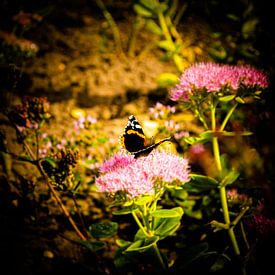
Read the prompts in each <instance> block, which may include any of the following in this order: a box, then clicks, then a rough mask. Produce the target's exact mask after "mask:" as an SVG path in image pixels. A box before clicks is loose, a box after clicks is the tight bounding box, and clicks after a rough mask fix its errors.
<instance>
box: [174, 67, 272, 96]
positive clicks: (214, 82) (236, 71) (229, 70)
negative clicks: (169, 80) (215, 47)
mask: <svg viewBox="0 0 275 275" xmlns="http://www.w3.org/2000/svg"><path fill="white" fill-rule="evenodd" d="M243 86H244V87H247V88H251V87H260V88H266V87H267V86H268V80H267V76H266V75H265V74H264V73H263V72H262V71H260V70H257V69H256V68H253V67H252V66H250V65H242V66H235V65H223V64H215V63H211V62H205V63H197V64H194V65H192V66H190V67H189V68H187V69H186V70H185V71H184V73H183V74H182V76H181V77H180V82H179V84H178V85H177V86H176V87H175V88H174V89H172V90H171V99H172V100H174V101H178V100H183V101H187V100H188V99H189V98H190V96H192V95H194V93H195V91H202V90H205V91H207V92H209V93H213V92H220V91H221V90H222V89H225V88H229V89H231V90H233V91H236V90H238V89H239V88H240V87H243Z"/></svg>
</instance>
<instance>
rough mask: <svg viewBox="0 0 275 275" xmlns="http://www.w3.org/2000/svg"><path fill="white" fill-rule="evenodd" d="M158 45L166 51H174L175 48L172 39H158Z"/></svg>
mask: <svg viewBox="0 0 275 275" xmlns="http://www.w3.org/2000/svg"><path fill="white" fill-rule="evenodd" d="M158 46H159V47H160V48H161V49H163V50H166V51H168V52H174V51H175V50H176V48H175V45H174V43H173V42H172V41H168V40H161V41H159V42H158Z"/></svg>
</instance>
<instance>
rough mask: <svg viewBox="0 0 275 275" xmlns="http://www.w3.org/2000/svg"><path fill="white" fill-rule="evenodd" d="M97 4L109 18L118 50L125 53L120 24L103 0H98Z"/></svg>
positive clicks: (106, 17)
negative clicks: (118, 24)
mask: <svg viewBox="0 0 275 275" xmlns="http://www.w3.org/2000/svg"><path fill="white" fill-rule="evenodd" d="M96 4H97V5H98V7H99V8H100V9H101V10H102V13H103V15H104V17H105V19H106V20H107V22H108V23H109V26H110V28H111V29H112V32H113V35H114V40H115V43H116V47H117V50H118V51H119V52H120V53H122V54H123V55H124V53H123V49H122V43H121V39H120V32H119V29H118V26H117V24H116V22H115V20H114V18H113V17H112V15H111V13H110V12H109V11H108V10H107V8H106V7H105V5H104V3H103V1H101V0H96Z"/></svg>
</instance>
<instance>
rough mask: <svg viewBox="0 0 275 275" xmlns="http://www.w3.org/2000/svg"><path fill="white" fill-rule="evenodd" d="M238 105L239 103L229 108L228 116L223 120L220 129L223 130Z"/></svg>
mask: <svg viewBox="0 0 275 275" xmlns="http://www.w3.org/2000/svg"><path fill="white" fill-rule="evenodd" d="M237 106H238V103H235V104H234V105H233V106H232V108H231V109H230V110H229V112H228V113H227V115H226V117H225V118H224V120H223V122H222V125H221V127H220V131H223V130H224V128H225V126H226V124H227V122H228V120H229V118H230V117H231V115H232V114H233V112H234V111H235V109H236V108H237Z"/></svg>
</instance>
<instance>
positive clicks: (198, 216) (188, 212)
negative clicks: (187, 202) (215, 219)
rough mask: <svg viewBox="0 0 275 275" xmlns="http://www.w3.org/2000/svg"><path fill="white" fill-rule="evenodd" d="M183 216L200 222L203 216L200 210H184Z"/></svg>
mask: <svg viewBox="0 0 275 275" xmlns="http://www.w3.org/2000/svg"><path fill="white" fill-rule="evenodd" d="M184 212H185V214H186V215H187V216H189V217H191V218H194V219H197V220H201V219H202V217H203V215H202V211H201V210H188V209H186V210H184Z"/></svg>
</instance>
